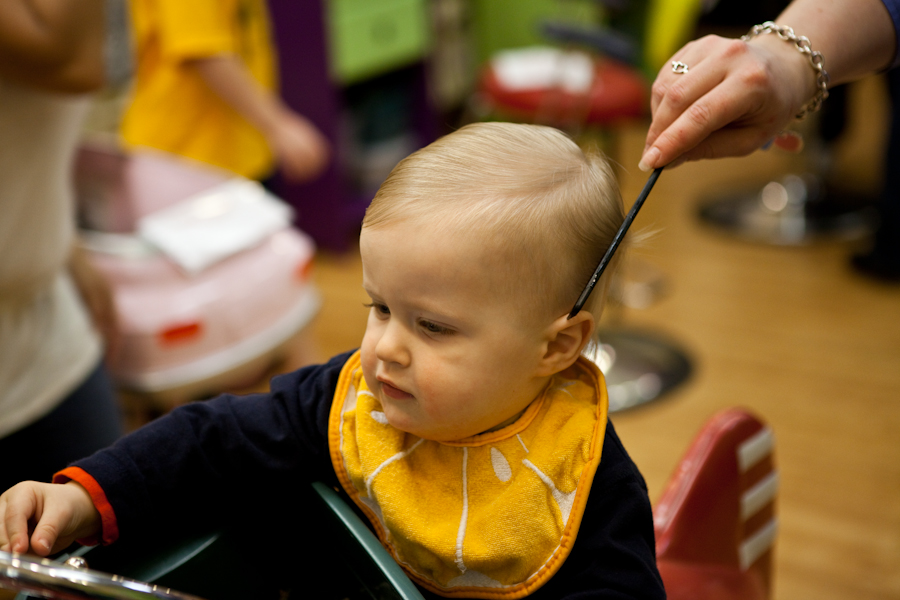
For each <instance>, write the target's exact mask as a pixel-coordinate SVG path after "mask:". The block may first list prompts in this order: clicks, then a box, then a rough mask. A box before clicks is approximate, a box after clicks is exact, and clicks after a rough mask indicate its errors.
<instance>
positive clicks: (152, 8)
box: [121, 0, 329, 181]
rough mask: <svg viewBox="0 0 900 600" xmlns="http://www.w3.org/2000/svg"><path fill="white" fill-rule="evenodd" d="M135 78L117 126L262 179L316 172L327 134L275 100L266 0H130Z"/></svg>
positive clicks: (131, 140) (151, 143) (323, 160)
mask: <svg viewBox="0 0 900 600" xmlns="http://www.w3.org/2000/svg"><path fill="white" fill-rule="evenodd" d="M131 14H132V27H133V32H134V39H135V43H136V58H137V65H136V73H135V86H134V92H133V98H132V101H131V104H130V106H129V108H128V110H127V111H126V114H125V116H124V119H123V122H122V126H121V133H122V137H123V139H124V140H125V142H126V143H127V144H129V145H132V146H148V147H152V148H157V149H160V150H163V151H166V152H170V153H173V154H179V155H181V156H184V157H187V158H190V159H194V160H198V161H202V162H204V163H208V164H211V165H215V166H217V167H221V168H224V169H228V170H230V171H232V172H234V173H236V174H238V175H242V176H244V177H248V178H251V179H257V180H265V179H267V178H268V177H270V176H271V175H272V174H273V173H274V171H275V168H276V165H277V166H280V167H281V170H282V172H283V173H284V175H285V176H286V178H287V179H289V180H292V181H302V180H306V179H311V178H313V177H315V176H316V175H318V174H319V173H320V172H321V171H322V170H323V169H324V168H325V166H326V165H327V163H328V160H329V149H328V143H327V141H326V140H325V138H324V137H323V135H322V134H321V133H320V132H319V131H318V130H317V129H316V127H315V126H314V125H313V124H312V123H311V122H310V121H309V120H307V119H306V118H305V117H303V116H302V115H299V114H297V113H295V112H294V111H292V110H291V109H290V108H289V107H288V106H286V105H285V104H284V102H283V101H282V100H281V99H280V97H279V96H278V94H277V93H276V91H275V90H276V89H277V74H276V71H277V66H276V57H275V50H274V48H273V45H272V37H271V31H270V26H269V15H268V10H267V8H266V4H265V1H264V0H191V1H190V2H183V1H181V0H132V2H131Z"/></svg>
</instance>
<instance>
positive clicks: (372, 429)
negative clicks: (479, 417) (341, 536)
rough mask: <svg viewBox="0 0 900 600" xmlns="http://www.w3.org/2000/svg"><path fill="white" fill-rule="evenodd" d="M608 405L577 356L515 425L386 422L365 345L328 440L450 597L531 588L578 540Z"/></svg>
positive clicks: (343, 388) (417, 573)
mask: <svg viewBox="0 0 900 600" xmlns="http://www.w3.org/2000/svg"><path fill="white" fill-rule="evenodd" d="M607 406H608V402H607V396H606V387H605V385H604V382H603V375H602V374H601V373H600V370H599V369H597V367H596V366H595V365H594V364H593V363H590V362H588V361H587V360H585V359H579V360H578V362H576V363H575V364H574V365H573V366H572V367H570V368H569V369H567V370H566V371H564V372H562V373H560V374H558V375H556V376H554V378H553V379H552V380H551V382H550V383H549V385H548V386H547V388H546V389H545V391H544V392H543V393H542V394H541V396H540V397H538V398H537V399H536V400H535V401H534V402H532V403H531V405H529V407H528V408H527V409H526V410H525V412H524V413H523V414H522V416H521V417H519V419H518V420H517V421H516V422H515V423H513V424H512V425H509V426H507V427H504V428H502V429H499V430H497V431H494V432H490V433H485V434H481V435H476V436H473V437H471V438H467V439H465V440H459V441H456V442H443V443H442V442H435V441H431V440H425V439H422V438H418V437H416V436H414V435H411V434H408V433H405V432H402V431H400V430H397V429H394V428H393V427H391V425H390V424H389V423H388V422H387V419H386V418H385V416H384V413H383V412H382V409H381V404H380V403H379V401H378V400H377V399H376V398H375V396H374V395H373V394H372V393H371V392H370V391H369V390H368V388H367V386H366V382H365V379H364V378H363V376H362V369H361V367H360V360H359V353H358V352H357V353H356V354H354V355H353V356H352V357H351V358H350V360H348V361H347V364H346V365H344V368H343V370H342V371H341V376H340V379H339V380H338V386H337V389H336V391H335V399H334V403H333V405H332V409H331V415H330V418H329V426H328V427H329V433H328V443H329V448H330V452H331V458H332V463H333V465H334V468H335V472H336V473H337V475H338V479H339V480H340V482H341V485H342V486H343V487H344V489H345V490H346V491H347V493H348V494H349V495H350V497H351V498H352V499H353V501H354V502H355V503H356V504H357V505H358V506H359V507H360V508H361V509H362V511H363V512H364V513H365V514H366V516H367V517H368V518H369V520H370V521H371V522H372V525H373V526H374V528H375V531H376V533H377V534H378V536H379V538H380V539H381V542H382V544H384V546H385V547H386V548H387V549H388V551H390V552H391V554H392V555H393V556H394V558H395V559H396V560H397V562H398V563H399V564H400V565H401V566H402V567H403V568H404V570H405V571H406V572H407V574H409V576H410V577H411V578H412V579H414V580H415V581H416V582H418V583H419V584H420V585H422V586H423V587H425V588H427V589H430V590H432V591H433V592H436V593H438V594H440V595H442V596H447V597H466V598H495V599H513V598H521V597H524V596H526V595H528V594H530V593H532V592H533V591H534V590H536V589H538V588H539V587H541V586H542V585H543V584H544V583H546V582H547V581H548V580H549V579H550V578H551V577H552V576H553V575H554V574H555V573H556V572H557V571H558V570H559V568H560V566H562V563H563V561H565V559H566V557H567V556H568V555H569V552H570V551H571V549H572V545H573V544H574V542H575V536H576V535H577V533H578V529H579V526H580V525H581V518H582V516H583V514H584V509H585V506H586V503H587V499H588V494H589V493H590V491H591V483H592V482H593V479H594V473H595V472H596V470H597V466H598V465H599V464H600V454H601V450H602V448H603V438H604V433H605V431H606V420H607ZM600 493H602V492H600Z"/></svg>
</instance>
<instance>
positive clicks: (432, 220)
mask: <svg viewBox="0 0 900 600" xmlns="http://www.w3.org/2000/svg"><path fill="white" fill-rule="evenodd" d="M623 220H624V213H623V209H622V198H621V195H620V193H619V187H618V183H617V181H616V178H615V174H614V173H613V170H612V168H611V166H610V164H609V162H608V161H607V160H606V159H605V158H604V157H603V156H602V155H601V154H600V153H599V152H597V151H589V152H583V151H582V150H581V148H579V147H578V145H577V144H576V143H575V142H573V141H572V140H571V139H570V138H569V137H567V136H566V135H565V134H563V133H562V132H560V131H558V130H556V129H553V128H550V127H543V126H538V125H520V124H513V123H476V124H472V125H467V126H465V127H462V128H461V129H459V130H458V131H455V132H453V133H451V134H449V135H447V136H445V137H443V138H441V139H439V140H437V141H436V142H434V143H432V144H431V145H429V146H427V147H425V148H423V149H421V150H419V151H418V152H415V153H414V154H411V155H410V156H408V157H407V158H405V159H404V160H402V161H401V162H400V163H399V164H398V165H397V166H396V167H395V168H394V170H393V171H392V172H391V174H390V175H389V176H388V177H387V179H386V180H385V182H384V183H383V184H382V186H381V188H380V189H379V190H378V193H377V194H376V195H375V198H374V199H373V200H372V203H371V205H370V206H369V208H368V210H367V211H366V216H365V219H364V221H363V227H364V228H366V227H368V228H373V229H374V228H378V227H382V226H385V225H389V224H391V223H394V222H399V221H414V222H415V223H416V224H417V225H421V226H422V227H423V234H426V235H427V232H428V231H429V230H433V231H438V230H440V231H452V232H453V233H454V235H459V236H465V237H471V240H472V243H478V244H480V245H481V246H483V247H484V248H485V251H486V252H487V253H488V255H489V256H491V257H493V258H494V259H495V262H494V263H492V266H494V264H495V265H496V269H497V271H496V275H495V277H496V280H497V284H498V286H497V293H510V294H519V295H524V297H523V298H522V302H523V308H526V309H533V310H536V311H538V313H539V314H540V315H542V316H544V315H550V316H552V318H556V317H558V316H560V315H562V314H564V313H566V312H568V311H569V310H570V309H571V308H572V305H573V304H574V303H575V300H576V299H577V298H578V295H579V293H580V292H581V290H582V289H583V288H584V286H585V284H586V283H587V281H588V279H589V278H590V277H591V275H592V273H593V271H594V269H595V268H596V266H597V263H598V262H599V261H600V258H601V257H602V256H603V254H604V253H605V252H606V250H607V248H609V246H610V243H611V242H612V239H613V237H614V236H615V233H616V231H617V230H618V228H619V226H620V225H621V224H622V221H623ZM621 251H622V248H620V249H619V252H621ZM619 252H617V254H618V253H619ZM614 269H615V264H612V265H610V268H609V269H608V270H607V271H606V273H604V275H603V277H602V278H601V281H600V282H598V284H597V287H596V289H595V290H594V292H593V294H592V295H591V298H590V300H589V302H588V304H587V305H586V306H585V310H589V311H591V312H592V313H593V314H594V316H595V318H596V319H597V320H599V318H600V313H601V311H602V308H603V303H604V302H603V301H604V297H605V295H606V290H607V288H608V281H609V278H610V276H611V274H612V272H613V271H614Z"/></svg>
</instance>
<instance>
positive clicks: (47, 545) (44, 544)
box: [37, 539, 50, 552]
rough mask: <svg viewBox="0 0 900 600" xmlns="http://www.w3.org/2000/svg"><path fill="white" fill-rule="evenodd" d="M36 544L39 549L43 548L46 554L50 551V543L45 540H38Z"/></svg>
mask: <svg viewBox="0 0 900 600" xmlns="http://www.w3.org/2000/svg"><path fill="white" fill-rule="evenodd" d="M37 543H38V546H40V547H41V548H44V549H45V550H47V551H48V552H49V551H50V542H48V541H47V540H45V539H39V540H38V541H37Z"/></svg>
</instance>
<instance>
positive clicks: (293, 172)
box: [267, 108, 331, 182]
mask: <svg viewBox="0 0 900 600" xmlns="http://www.w3.org/2000/svg"><path fill="white" fill-rule="evenodd" d="M267 137H268V140H269V144H270V145H271V147H272V151H273V152H274V153H275V156H276V158H277V159H278V162H279V164H280V166H281V170H282V172H283V173H284V175H285V177H286V178H287V179H288V180H289V181H292V182H300V181H306V180H309V179H312V178H313V177H315V176H317V175H319V174H320V173H322V171H324V170H325V168H326V167H327V166H328V161H329V160H330V154H331V152H330V150H329V146H328V140H326V139H325V136H323V135H322V134H321V133H320V132H319V130H318V129H316V127H315V125H313V124H312V123H311V122H310V121H309V120H308V119H307V118H306V117H304V116H302V115H299V114H297V113H295V112H293V111H291V110H290V109H287V108H285V109H283V110H282V111H281V115H280V118H279V119H278V123H277V125H276V126H275V127H273V128H272V130H271V131H270V132H269V134H268V136H267Z"/></svg>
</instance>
